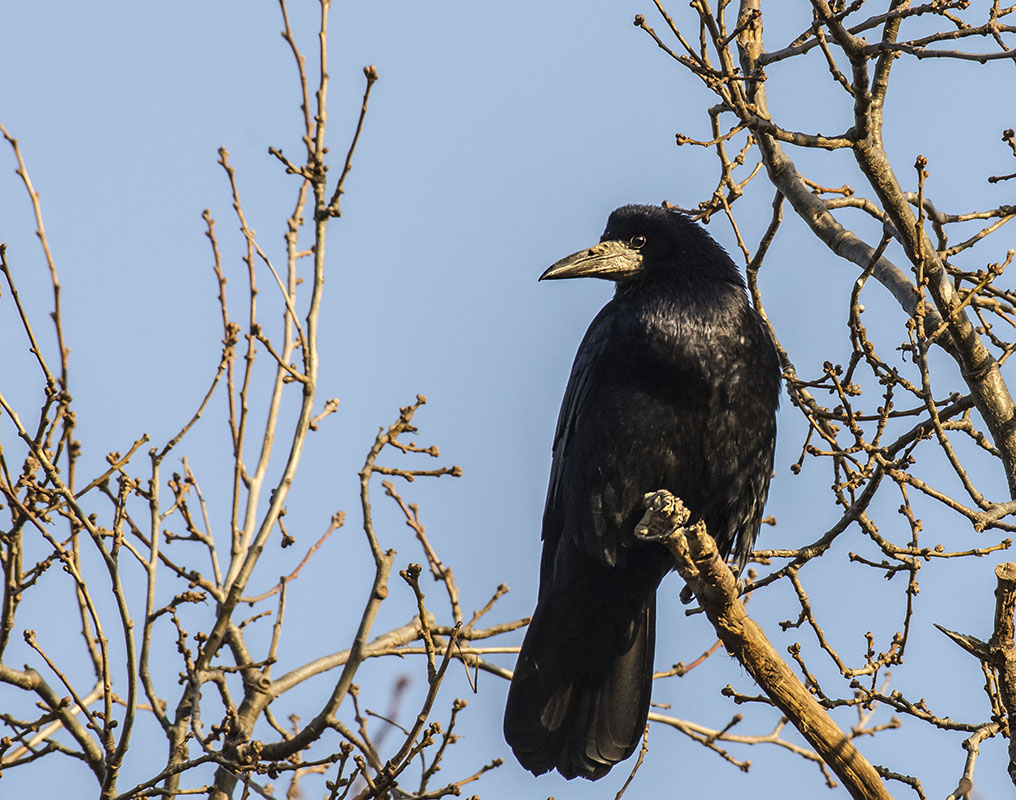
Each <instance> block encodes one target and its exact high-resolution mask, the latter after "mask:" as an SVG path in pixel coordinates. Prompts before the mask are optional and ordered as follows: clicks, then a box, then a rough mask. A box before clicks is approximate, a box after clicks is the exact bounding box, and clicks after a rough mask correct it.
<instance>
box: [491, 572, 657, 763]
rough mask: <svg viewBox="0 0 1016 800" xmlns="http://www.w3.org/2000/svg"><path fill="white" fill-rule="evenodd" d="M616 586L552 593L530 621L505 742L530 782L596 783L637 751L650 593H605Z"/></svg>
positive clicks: (625, 589) (647, 684)
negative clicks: (552, 778) (555, 774)
mask: <svg viewBox="0 0 1016 800" xmlns="http://www.w3.org/2000/svg"><path fill="white" fill-rule="evenodd" d="M591 572H597V570H591ZM584 575H585V577H586V578H587V579H588V578H589V577H590V575H589V572H584ZM600 577H601V578H602V577H603V576H602V573H601V575H600ZM618 577H619V576H618V575H617V574H616V573H614V574H613V575H612V576H611V578H613V580H609V579H608V580H606V581H604V580H595V579H594V580H591V581H589V583H590V585H589V586H588V587H585V586H584V587H577V586H574V585H570V586H567V587H552V589H551V591H550V592H548V593H547V596H541V598H540V602H539V603H538V605H537V608H536V611H535V613H534V614H533V620H532V622H531V623H530V624H529V630H528V631H527V632H526V637H525V641H524V642H523V643H522V650H521V652H520V653H519V658H518V663H517V664H516V667H515V674H514V677H513V678H512V683H511V688H510V689H509V690H508V702H507V705H506V707H505V718H504V735H505V739H506V740H507V742H508V744H509V745H511V748H512V750H514V751H515V756H516V757H517V758H518V760H519V763H521V764H522V766H523V767H525V768H526V769H528V770H529V771H530V772H532V773H534V774H536V775H540V774H542V773H544V772H547V771H548V770H551V769H554V768H556V769H557V770H558V771H559V772H560V773H561V774H562V775H563V776H564V777H565V778H574V777H576V776H578V775H581V776H582V777H583V778H588V779H590V780H596V779H597V778H602V777H603V776H604V775H606V774H607V772H609V771H610V768H611V767H612V766H613V765H614V764H616V763H617V762H619V761H623V760H624V759H626V758H628V757H629V756H630V755H631V754H632V753H633V752H635V749H636V748H637V747H638V746H639V741H640V739H641V738H642V733H643V731H644V729H645V725H646V718H647V716H648V714H649V697H650V694H651V691H652V682H653V653H654V649H655V643H656V593H655V589H656V586H655V585H650V586H646V585H645V581H644V580H642V581H638V582H635V581H626V582H627V583H631V584H633V585H630V586H622V587H616V586H611V585H610V584H611V583H614V582H616V581H617V578H618ZM650 583H651V582H650ZM618 589H620V591H618Z"/></svg>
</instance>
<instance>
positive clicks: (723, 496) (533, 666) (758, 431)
mask: <svg viewBox="0 0 1016 800" xmlns="http://www.w3.org/2000/svg"><path fill="white" fill-rule="evenodd" d="M582 276H592V277H603V278H607V279H610V280H614V281H616V282H617V290H616V293H615V295H614V297H613V299H612V300H611V301H610V302H609V303H607V305H606V306H604V307H603V309H602V310H601V311H600V313H599V314H597V315H596V318H595V319H594V320H593V322H592V324H591V325H590V326H589V330H588V331H587V332H586V335H585V338H584V339H583V340H582V343H581V344H580V345H579V349H578V353H577V354H576V356H575V363H574V366H573V367H572V372H571V377H570V379H569V381H568V388H567V389H566V390H565V396H564V402H563V404H562V406H561V413H560V417H559V419H558V425H557V432H556V435H555V439H554V455H553V466H552V468H551V475H550V487H549V490H548V493H547V505H546V509H545V511H544V516H543V556H542V561H541V566H540V590H539V598H538V601H537V606H536V610H535V611H534V613H533V620H532V622H531V623H530V625H529V629H528V631H527V632H526V637H525V640H524V642H523V645H522V651H521V652H520V654H519V658H518V663H517V665H516V668H515V674H514V678H513V679H512V684H511V688H510V690H509V694H508V702H507V706H506V708H505V720H504V733H505V738H506V740H507V741H508V743H509V744H510V745H511V747H512V749H513V750H514V751H515V755H516V757H517V758H518V760H519V762H520V763H521V764H522V765H523V766H524V767H525V768H526V769H528V770H530V771H532V772H533V773H535V774H537V775H539V774H541V773H543V772H546V771H548V770H551V769H557V770H558V771H559V772H560V773H561V774H562V775H564V776H565V777H566V778H573V777H575V776H582V777H585V778H590V779H592V780H595V779H597V778H600V777H602V776H603V775H605V774H606V773H607V772H608V771H609V770H610V768H611V766H613V764H615V763H617V762H618V761H621V760H623V759H625V758H628V757H629V756H630V755H631V754H632V753H633V752H634V751H635V749H636V748H637V747H638V745H639V741H640V739H641V736H642V731H643V729H644V727H645V723H646V716H647V714H648V710H649V698H650V693H651V690H652V674H653V654H654V642H655V608H656V588H657V586H658V585H659V583H660V581H661V580H662V579H663V576H664V575H665V574H666V573H667V572H668V571H669V570H670V569H671V567H672V562H671V559H670V556H669V555H668V554H667V552H666V551H665V550H664V549H663V548H662V546H660V545H658V544H648V543H643V542H637V541H636V540H635V538H634V534H633V531H634V528H635V524H636V522H637V521H638V520H639V518H640V517H641V515H642V512H643V510H644V509H643V506H642V498H643V495H645V494H646V493H647V492H651V491H655V490H657V489H668V490H670V491H671V492H672V493H673V494H675V495H676V496H678V497H680V498H681V499H682V500H683V501H684V502H685V505H686V506H687V507H688V508H689V509H690V510H691V512H692V514H693V519H698V518H701V519H704V520H705V522H706V525H707V527H708V530H709V532H710V533H711V534H712V535H713V537H714V538H715V539H716V541H717V544H718V545H719V548H720V552H721V553H722V554H723V555H724V556H728V555H729V556H730V557H731V560H732V562H733V563H734V565H735V568H736V569H737V570H740V569H741V568H743V566H744V564H745V562H746V561H747V558H748V555H749V554H750V552H751V549H752V545H753V543H754V541H755V537H756V535H757V534H758V529H759V525H760V524H761V520H762V511H763V506H764V504H765V499H766V494H767V492H768V489H769V478H770V475H771V474H772V464H773V448H774V444H775V436H776V421H775V412H776V406H777V402H778V397H779V376H780V369H779V362H778V359H777V355H776V350H775V347H774V345H773V342H772V339H771V337H770V336H769V333H768V331H767V329H766V327H765V325H764V324H763V322H762V320H761V319H760V318H759V316H758V315H757V313H756V312H755V311H754V310H753V309H752V308H751V306H750V304H749V302H748V298H747V295H746V292H745V288H744V282H743V280H742V278H741V276H740V274H739V273H738V271H737V268H736V267H735V266H734V263H733V262H732V261H731V259H730V257H729V256H728V255H727V253H726V252H725V251H724V250H723V249H722V248H721V247H720V246H719V245H718V244H716V242H714V241H713V240H712V238H710V236H709V235H708V234H707V233H706V232H705V231H704V230H703V229H702V228H701V227H700V226H699V225H698V224H696V223H695V222H693V221H691V220H690V219H688V218H687V217H686V216H684V215H683V214H680V213H678V212H676V211H670V210H666V209H662V208H657V207H653V206H624V207H622V208H619V209H617V210H616V211H615V212H614V213H613V214H611V215H610V219H609V220H608V222H607V229H606V231H605V232H604V234H603V237H602V238H601V240H600V244H598V245H595V246H594V247H592V248H589V249H588V250H584V251H580V252H578V253H576V254H574V255H573V256H569V257H567V258H565V259H562V260H561V261H559V262H557V264H555V265H554V266H553V267H551V268H550V269H549V270H547V272H545V273H544V275H543V276H542V277H543V278H544V279H546V278H567V277H582Z"/></svg>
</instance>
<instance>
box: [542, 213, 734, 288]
mask: <svg viewBox="0 0 1016 800" xmlns="http://www.w3.org/2000/svg"><path fill="white" fill-rule="evenodd" d="M682 276H683V277H685V278H690V277H692V276H695V277H697V278H715V279H719V280H721V281H725V282H730V283H735V284H740V285H743V283H742V281H741V277H740V275H739V274H738V272H737V267H735V266H734V263H733V262H732V261H731V260H730V256H728V255H727V253H726V251H725V250H724V249H723V248H722V247H720V246H719V245H718V244H717V243H716V242H715V241H713V239H712V237H711V236H709V234H708V233H706V232H705V230H703V229H702V227H701V226H700V225H699V224H698V223H696V222H694V221H693V220H691V219H689V218H688V217H687V216H686V215H684V214H682V213H681V212H680V211H674V210H671V209H667V208H662V207H660V206H637V205H632V206H622V207H621V208H619V209H617V210H616V211H614V212H613V213H612V214H611V215H610V218H609V219H608V220H607V229H606V230H605V231H604V232H603V236H601V237H600V241H599V244H595V245H593V246H592V247H589V248H586V249H585V250H580V251H579V252H577V253H573V254H572V255H570V256H567V257H565V258H562V259H561V260H560V261H558V262H557V263H555V264H553V265H552V266H551V267H550V268H549V269H548V270H547V271H546V272H544V273H543V274H542V275H541V276H540V280H541V281H542V280H557V279H560V278H605V279H607V280H610V281H614V282H616V283H617V284H618V285H619V286H622V285H626V284H632V283H642V282H647V281H648V282H654V283H655V282H656V280H663V281H667V282H671V281H675V280H679V279H680V278H681V277H682Z"/></svg>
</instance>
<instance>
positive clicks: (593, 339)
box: [543, 303, 615, 553]
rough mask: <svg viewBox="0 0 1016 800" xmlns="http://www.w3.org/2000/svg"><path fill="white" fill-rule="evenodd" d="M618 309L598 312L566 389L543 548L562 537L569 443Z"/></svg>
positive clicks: (586, 404)
mask: <svg viewBox="0 0 1016 800" xmlns="http://www.w3.org/2000/svg"><path fill="white" fill-rule="evenodd" d="M614 314H615V309H614V308H613V304H612V303H608V304H607V305H606V306H604V307H603V308H602V309H601V310H600V313H599V314H597V315H596V317H595V318H594V319H593V321H592V323H590V325H589V329H588V330H587V331H586V335H585V336H584V337H583V339H582V343H581V344H580V345H579V349H578V352H577V353H576V354H575V362H574V363H573V364H572V370H571V376H570V377H569V378H568V386H567V388H566V389H565V393H564V400H562V402H561V412H560V414H559V415H558V418H557V430H556V431H555V433H554V448H553V461H552V464H551V468H550V485H549V487H548V489H547V504H546V506H545V508H544V512H543V539H544V542H545V546H544V552H545V553H546V552H547V551H548V550H550V551H553V550H554V549H555V548H556V545H557V539H559V538H560V536H561V532H562V528H563V525H564V501H565V497H564V493H565V487H564V486H563V479H564V473H565V462H566V460H567V458H568V455H567V454H568V450H569V444H570V443H571V442H572V440H573V439H574V437H575V432H576V430H577V429H578V428H579V427H580V426H581V423H582V421H583V417H584V415H585V413H586V411H587V409H588V407H589V405H590V399H591V395H592V393H593V387H594V386H596V385H597V381H596V373H597V365H598V364H601V363H602V361H603V359H601V355H602V353H603V351H604V349H605V348H606V346H607V343H608V342H609V341H610V337H611V333H612V331H613V329H614Z"/></svg>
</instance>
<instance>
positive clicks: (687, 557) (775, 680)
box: [635, 491, 891, 800]
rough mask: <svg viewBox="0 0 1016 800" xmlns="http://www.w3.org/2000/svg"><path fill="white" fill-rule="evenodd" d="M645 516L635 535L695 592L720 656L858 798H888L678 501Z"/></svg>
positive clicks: (661, 499) (651, 501)
mask: <svg viewBox="0 0 1016 800" xmlns="http://www.w3.org/2000/svg"><path fill="white" fill-rule="evenodd" d="M646 501H647V502H646V505H647V508H648V511H647V512H646V514H645V516H643V518H642V520H641V522H640V523H639V525H638V526H637V528H636V534H635V535H636V536H638V537H640V538H644V539H649V540H654V541H660V542H661V543H662V544H663V545H665V546H666V547H667V549H668V550H669V551H670V553H671V555H672V556H673V558H674V563H675V565H676V567H677V571H678V572H679V573H680V574H681V577H682V578H684V580H685V582H686V583H687V584H688V586H689V587H690V588H691V590H692V591H693V592H694V593H695V596H696V597H697V598H698V601H699V603H700V604H701V605H702V608H703V610H704V611H705V613H706V616H707V617H708V618H709V621H710V622H711V623H712V624H713V627H714V628H715V629H716V633H717V635H718V636H719V637H720V639H722V640H723V644H724V645H725V646H726V648H727V650H728V651H729V652H731V653H733V655H734V657H735V658H737V660H738V661H740V662H741V664H742V665H744V668H745V669H746V670H747V671H748V673H749V674H750V675H751V676H752V677H753V678H754V679H755V682H756V683H757V684H758V685H759V687H760V688H761V689H762V691H764V692H765V693H766V695H767V696H768V697H769V698H770V699H771V700H772V701H773V703H775V704H776V706H777V707H778V708H779V709H780V710H781V711H782V712H783V713H784V714H785V715H786V716H787V718H788V719H789V720H790V722H791V723H792V724H793V725H794V727H796V728H797V729H798V730H799V731H800V732H801V734H802V735H803V736H804V738H805V739H807V740H808V743H809V744H810V745H811V746H812V747H813V748H815V751H816V752H817V753H818V754H819V755H820V756H821V757H822V759H823V760H824V761H825V762H826V763H827V764H828V765H829V767H830V768H831V769H832V770H833V772H835V773H836V775H837V776H838V777H839V778H840V780H841V781H843V785H844V786H845V787H846V788H847V791H849V792H850V795H851V797H854V798H858V800H891V798H890V795H889V793H888V792H887V791H886V790H885V787H884V786H883V785H882V780H881V778H880V777H879V775H878V773H877V772H876V771H875V768H874V767H873V766H872V765H871V764H870V763H868V761H867V760H866V759H865V758H864V756H862V755H861V754H860V752H858V750H857V748H856V747H854V744H853V742H851V741H850V739H849V738H848V737H847V736H846V735H845V734H844V733H843V731H841V730H840V729H839V727H838V726H837V725H836V723H835V722H833V721H832V719H831V718H830V717H829V715H828V714H827V713H826V711H825V709H823V708H822V707H821V706H820V705H819V704H818V702H817V701H816V700H815V698H814V697H813V696H812V695H811V694H810V693H809V691H808V690H807V689H806V688H805V686H804V684H802V683H801V681H800V680H799V679H798V677H797V676H796V675H795V674H794V672H793V671H792V670H791V669H790V667H789V666H787V664H786V663H785V662H784V661H783V659H781V658H780V657H779V655H778V654H777V653H776V650H775V649H774V648H773V646H772V644H770V643H769V640H768V639H767V638H766V636H765V634H764V633H763V632H762V629H761V628H760V627H759V626H758V624H756V623H755V621H754V620H752V619H751V618H750V617H749V616H748V614H747V612H746V611H745V609H744V605H743V604H742V603H741V601H740V599H739V598H738V593H737V583H736V581H735V580H734V576H733V575H732V574H731V572H730V569H729V568H728V567H727V565H726V564H724V563H723V559H722V558H720V554H719V551H717V549H716V543H715V542H714V541H713V539H712V537H710V536H709V535H708V533H707V532H706V529H705V525H704V524H703V523H701V522H699V523H697V524H695V525H693V526H690V527H684V526H685V523H687V521H688V519H689V516H690V515H689V512H688V510H687V509H686V508H685V507H684V504H683V503H681V501H680V500H679V499H678V498H675V497H674V496H673V495H671V494H670V493H669V492H666V491H659V492H655V493H653V494H650V495H647V496H646Z"/></svg>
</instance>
